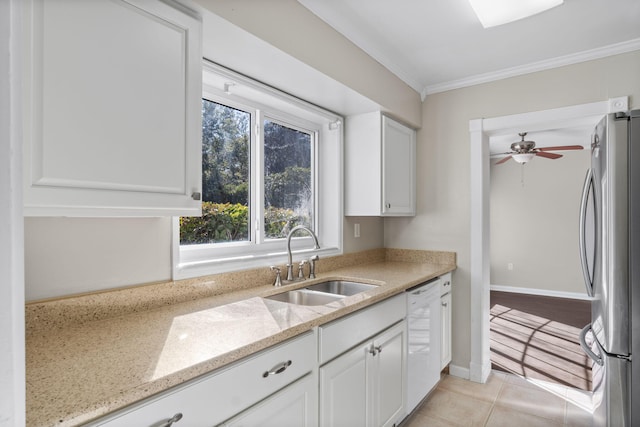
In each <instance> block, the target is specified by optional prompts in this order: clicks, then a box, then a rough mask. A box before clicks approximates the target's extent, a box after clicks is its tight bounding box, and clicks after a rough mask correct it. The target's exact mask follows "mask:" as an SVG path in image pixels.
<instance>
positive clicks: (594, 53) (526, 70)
mask: <svg viewBox="0 0 640 427" xmlns="http://www.w3.org/2000/svg"><path fill="white" fill-rule="evenodd" d="M635 50H640V38H638V39H633V40H628V41H625V42H621V43H616V44H612V45H609V46H604V47H600V48H596V49H591V50H586V51H583V52H578V53H574V54H571V55H566V56H560V57H557V58H552V59H547V60H544V61H538V62H532V63H531V64H527V65H521V66H518V67H512V68H506V69H503V70H499V71H495V72H491V73H484V74H478V75H475V76H471V77H466V78H463V79H459V80H452V81H449V82H444V83H438V84H434V85H428V86H425V87H424V88H423V89H422V91H421V93H420V95H421V97H422V100H423V101H424V99H425V98H426V97H427V95H431V94H434V93H439V92H446V91H449V90H454V89H460V88H463V87H468V86H474V85H478V84H482V83H489V82H493V81H497V80H502V79H506V78H509V77H516V76H521V75H524V74H530V73H535V72H538V71H544V70H550V69H552V68H558V67H562V66H565V65H572V64H578V63H580V62H586V61H592V60H595V59H600V58H605V57H607V56H613V55H619V54H621V53H627V52H633V51H635Z"/></svg>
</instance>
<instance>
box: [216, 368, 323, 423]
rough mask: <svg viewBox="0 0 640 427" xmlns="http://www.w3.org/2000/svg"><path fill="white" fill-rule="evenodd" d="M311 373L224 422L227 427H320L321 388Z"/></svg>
mask: <svg viewBox="0 0 640 427" xmlns="http://www.w3.org/2000/svg"><path fill="white" fill-rule="evenodd" d="M316 378H317V377H316V376H315V375H313V374H309V375H307V376H306V377H304V378H302V379H300V380H298V381H296V382H295V383H293V384H291V385H289V386H287V387H285V388H284V389H282V390H280V391H279V392H277V393H276V394H274V395H273V396H271V397H269V398H267V399H265V400H263V401H262V402H260V403H258V404H257V405H255V406H253V407H252V408H250V409H248V410H246V411H244V412H243V413H242V414H240V415H239V416H237V417H234V418H233V419H232V420H230V421H229V422H227V423H225V426H227V427H255V426H261V427H285V426H296V427H317V425H318V385H317V381H316Z"/></svg>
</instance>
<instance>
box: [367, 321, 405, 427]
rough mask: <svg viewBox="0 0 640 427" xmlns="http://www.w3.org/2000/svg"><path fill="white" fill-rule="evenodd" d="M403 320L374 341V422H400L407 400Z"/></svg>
mask: <svg viewBox="0 0 640 427" xmlns="http://www.w3.org/2000/svg"><path fill="white" fill-rule="evenodd" d="M406 336H407V335H406V323H405V322H400V323H398V324H397V325H396V326H394V327H392V328H391V329H388V330H387V331H385V332H383V333H382V334H380V335H379V336H378V337H376V338H375V339H374V340H373V348H374V350H375V355H374V356H373V358H372V362H373V363H372V370H373V371H374V375H373V378H374V384H375V391H374V393H372V397H373V402H372V405H371V408H370V409H371V411H372V412H373V417H374V420H375V421H374V423H375V424H374V425H377V426H385V427H386V426H393V425H397V424H399V422H400V420H402V418H403V417H404V414H405V401H406V348H407V343H406Z"/></svg>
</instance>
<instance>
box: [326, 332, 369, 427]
mask: <svg viewBox="0 0 640 427" xmlns="http://www.w3.org/2000/svg"><path fill="white" fill-rule="evenodd" d="M370 349H371V343H370V342H367V343H366V344H364V345H360V346H358V347H356V348H354V349H353V350H351V351H349V352H347V353H345V354H343V355H342V356H340V357H338V358H337V359H335V360H333V361H332V362H330V363H327V364H326V365H325V366H322V367H321V368H320V425H321V426H323V427H343V426H349V427H369V426H371V425H373V424H372V423H371V421H370V420H369V417H367V410H368V406H369V404H368V400H369V399H370V396H369V387H368V386H369V379H368V375H367V374H368V370H367V364H368V363H369V362H368V360H369V357H368V355H369V353H368V352H369V350H370Z"/></svg>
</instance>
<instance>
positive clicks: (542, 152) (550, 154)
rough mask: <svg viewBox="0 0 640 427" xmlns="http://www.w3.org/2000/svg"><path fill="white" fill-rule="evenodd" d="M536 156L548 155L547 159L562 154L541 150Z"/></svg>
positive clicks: (557, 157)
mask: <svg viewBox="0 0 640 427" xmlns="http://www.w3.org/2000/svg"><path fill="white" fill-rule="evenodd" d="M536 156H540V157H546V158H547V159H559V158H560V157H562V154H556V153H545V152H544V151H540V152H539V153H536Z"/></svg>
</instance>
